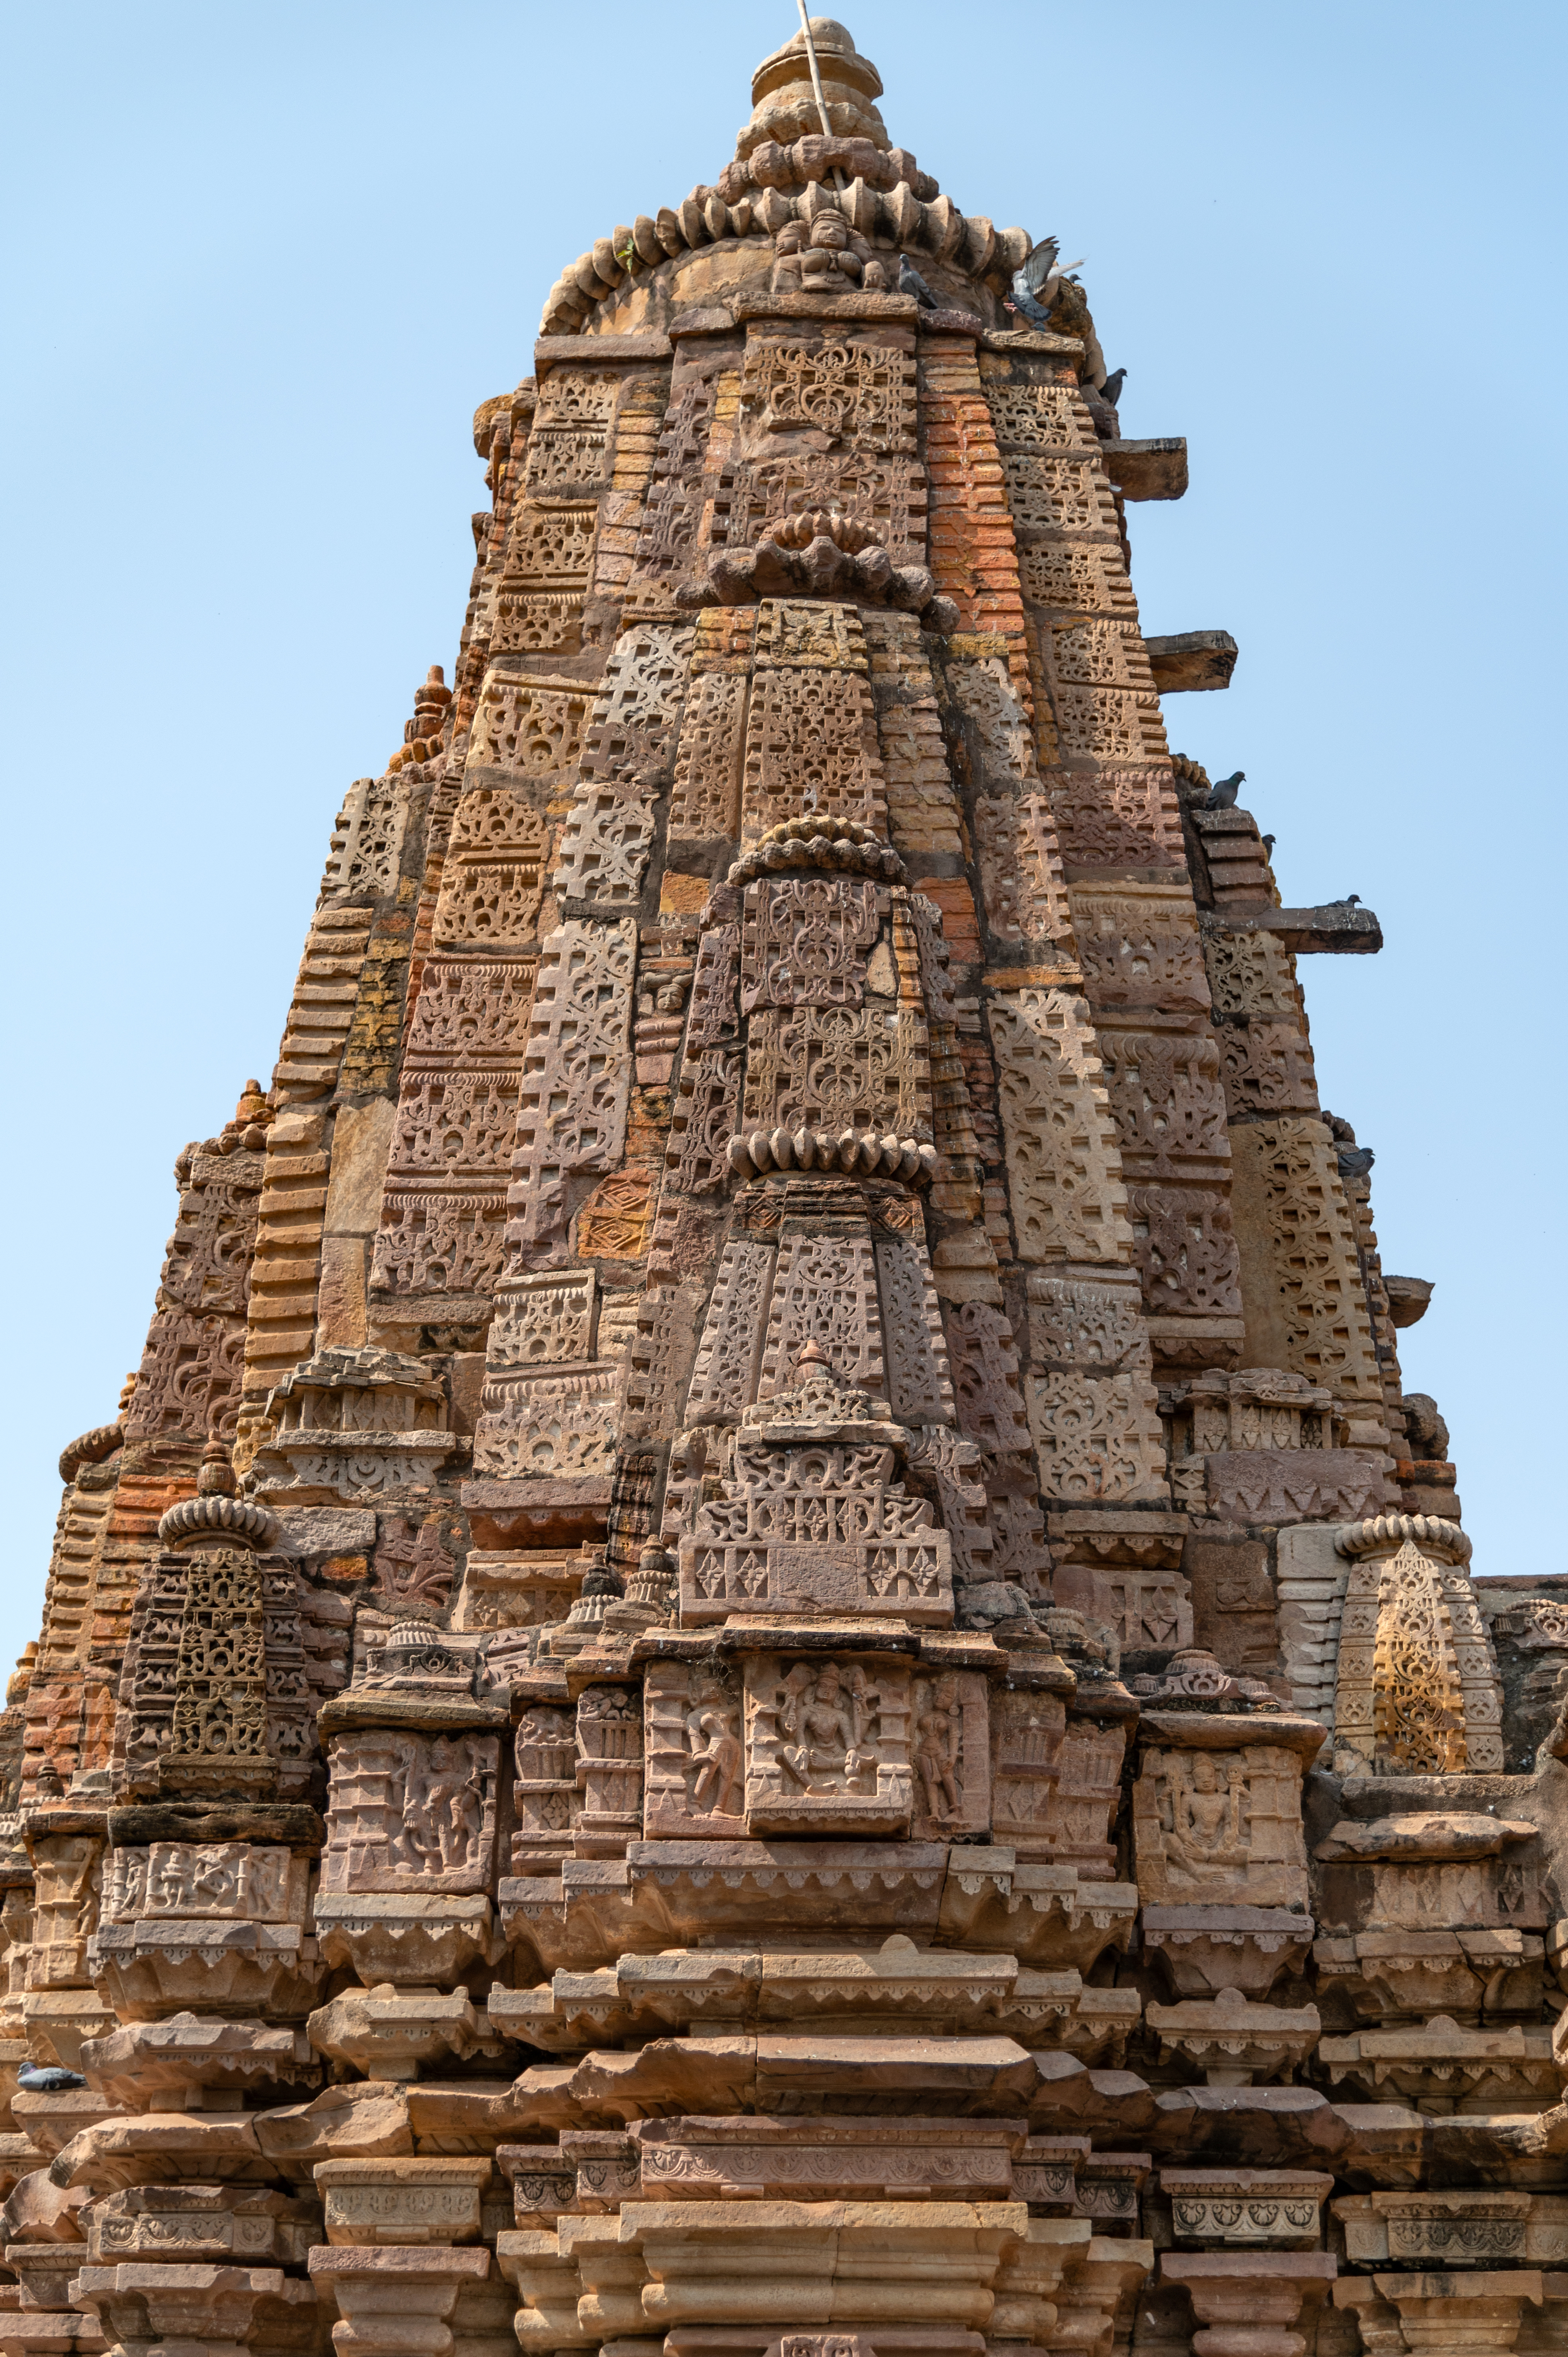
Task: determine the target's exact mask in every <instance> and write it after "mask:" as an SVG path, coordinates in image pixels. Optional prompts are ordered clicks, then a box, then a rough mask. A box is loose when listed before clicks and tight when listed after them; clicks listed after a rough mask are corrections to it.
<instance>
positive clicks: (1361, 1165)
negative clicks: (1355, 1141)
mask: <svg viewBox="0 0 1568 2357" xmlns="http://www.w3.org/2000/svg"><path fill="white" fill-rule="evenodd" d="M1334 1158H1335V1161H1336V1162H1337V1165H1338V1167H1339V1176H1340V1177H1341V1179H1365V1178H1366V1177H1367V1176H1368V1175H1369V1172H1370V1170H1371V1168H1372V1165H1373V1163H1374V1162H1375V1161H1376V1160H1377V1158H1378V1157H1377V1156H1376V1155H1375V1154H1374V1153H1373V1151H1372V1149H1371V1147H1370V1146H1341V1147H1340V1149H1339V1151H1338V1153H1337V1155H1336V1156H1335V1157H1334Z"/></svg>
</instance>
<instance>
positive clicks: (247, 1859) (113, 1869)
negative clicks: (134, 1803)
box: [103, 1842, 309, 1923]
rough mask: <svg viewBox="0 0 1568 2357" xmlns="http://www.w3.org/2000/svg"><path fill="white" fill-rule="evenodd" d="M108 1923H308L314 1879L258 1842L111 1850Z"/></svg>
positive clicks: (105, 1901) (106, 1883) (303, 1864)
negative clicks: (308, 1899) (165, 1920)
mask: <svg viewBox="0 0 1568 2357" xmlns="http://www.w3.org/2000/svg"><path fill="white" fill-rule="evenodd" d="M104 1865H105V1871H104V1882H103V1918H104V1921H106V1922H113V1923H122V1922H131V1921H134V1920H135V1919H136V1918H138V1917H141V1916H149V1915H150V1916H157V1917H177V1918H187V1917H194V1918H199V1919H203V1920H207V1921H227V1922H235V1923H287V1922H295V1921H303V1920H304V1913H305V1900H306V1885H307V1883H308V1879H309V1877H308V1872H307V1867H306V1861H304V1860H300V1861H297V1862H296V1861H295V1859H294V1857H292V1856H291V1854H290V1852H289V1851H288V1850H286V1849H281V1848H277V1847H265V1846H262V1845H261V1844H259V1843H252V1842H154V1843H153V1844H152V1845H151V1846H150V1847H148V1848H146V1849H131V1848H117V1849H112V1850H111V1851H110V1852H109V1854H108V1857H107V1858H106V1860H105V1862H104Z"/></svg>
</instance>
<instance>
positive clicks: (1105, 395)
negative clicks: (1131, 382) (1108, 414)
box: [1100, 368, 1127, 409]
mask: <svg viewBox="0 0 1568 2357" xmlns="http://www.w3.org/2000/svg"><path fill="white" fill-rule="evenodd" d="M1126 382H1127V371H1126V370H1125V369H1124V368H1120V369H1113V370H1112V373H1111V374H1110V375H1109V376H1108V377H1107V378H1106V380H1105V382H1104V383H1103V384H1102V385H1101V388H1100V398H1101V401H1108V402H1109V403H1110V404H1111V406H1112V409H1114V408H1115V406H1116V404H1117V403H1118V402H1119V401H1120V400H1121V398H1122V386H1123V385H1124V384H1125V383H1126Z"/></svg>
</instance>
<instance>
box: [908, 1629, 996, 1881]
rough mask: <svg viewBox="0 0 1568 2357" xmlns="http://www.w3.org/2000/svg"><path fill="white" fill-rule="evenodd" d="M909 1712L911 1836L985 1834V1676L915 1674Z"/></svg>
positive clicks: (988, 1768)
mask: <svg viewBox="0 0 1568 2357" xmlns="http://www.w3.org/2000/svg"><path fill="white" fill-rule="evenodd" d="M910 1716H911V1727H910V1738H909V1740H910V1750H911V1757H912V1761H913V1766H914V1771H915V1772H914V1779H913V1784H914V1800H915V1813H914V1818H913V1821H912V1824H911V1827H910V1830H911V1833H912V1834H913V1836H914V1838H915V1840H916V1841H953V1840H958V1839H961V1838H962V1837H963V1836H965V1835H975V1834H983V1833H984V1831H985V1829H986V1827H987V1825H988V1824H990V1822H991V1760H990V1728H989V1723H988V1719H987V1715H986V1691H985V1680H984V1678H983V1677H982V1676H980V1675H979V1674H978V1673H976V1672H975V1671H972V1670H959V1671H948V1672H943V1673H939V1674H935V1675H931V1676H928V1675H926V1674H924V1673H918V1674H917V1675H916V1678H915V1682H914V1686H913V1690H912V1695H911V1700H910Z"/></svg>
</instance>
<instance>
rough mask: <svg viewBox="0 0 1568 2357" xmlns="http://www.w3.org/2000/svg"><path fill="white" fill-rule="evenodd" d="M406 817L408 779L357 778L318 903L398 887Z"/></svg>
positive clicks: (379, 895)
mask: <svg viewBox="0 0 1568 2357" xmlns="http://www.w3.org/2000/svg"><path fill="white" fill-rule="evenodd" d="M407 819H408V780H407V779H406V778H401V777H397V776H392V777H381V778H356V780H354V783H353V785H352V786H351V787H350V788H349V796H348V800H347V801H346V802H344V804H343V807H342V809H341V810H340V811H339V812H338V823H337V825H336V826H335V827H334V828H333V830H332V848H331V851H330V853H329V855H328V861H327V870H326V873H325V875H324V876H323V877H322V878H321V894H320V899H319V900H318V902H317V906H318V907H319V906H321V905H322V904H324V903H326V902H328V901H342V900H353V899H385V898H386V897H387V895H389V894H390V893H392V892H395V891H396V889H397V877H398V863H399V861H400V859H401V857H402V856H403V829H404V827H405V825H406V823H407Z"/></svg>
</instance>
